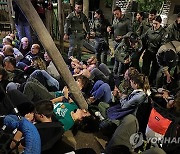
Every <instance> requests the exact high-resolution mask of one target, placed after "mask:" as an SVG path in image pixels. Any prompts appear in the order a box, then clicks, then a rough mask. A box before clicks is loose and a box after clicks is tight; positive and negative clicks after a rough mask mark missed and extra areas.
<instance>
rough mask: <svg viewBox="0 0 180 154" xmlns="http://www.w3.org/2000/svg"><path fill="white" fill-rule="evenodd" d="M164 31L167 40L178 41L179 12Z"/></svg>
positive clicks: (179, 36)
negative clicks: (166, 34)
mask: <svg viewBox="0 0 180 154" xmlns="http://www.w3.org/2000/svg"><path fill="white" fill-rule="evenodd" d="M166 31H167V33H168V36H167V42H169V41H180V12H179V13H178V15H177V19H176V20H175V22H174V23H172V24H170V25H169V26H168V27H167V29H166Z"/></svg>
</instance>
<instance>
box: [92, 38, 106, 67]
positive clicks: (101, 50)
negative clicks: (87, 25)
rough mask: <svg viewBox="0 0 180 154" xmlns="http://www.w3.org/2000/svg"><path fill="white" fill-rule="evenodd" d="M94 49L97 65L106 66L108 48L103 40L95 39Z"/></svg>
mask: <svg viewBox="0 0 180 154" xmlns="http://www.w3.org/2000/svg"><path fill="white" fill-rule="evenodd" d="M95 49H96V58H97V61H98V64H101V63H105V64H107V54H108V50H109V46H108V44H107V41H106V40H105V38H98V37H96V38H95Z"/></svg>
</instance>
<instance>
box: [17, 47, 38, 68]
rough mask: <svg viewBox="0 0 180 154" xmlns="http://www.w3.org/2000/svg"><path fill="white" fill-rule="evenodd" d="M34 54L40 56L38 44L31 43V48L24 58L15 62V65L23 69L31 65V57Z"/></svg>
mask: <svg viewBox="0 0 180 154" xmlns="http://www.w3.org/2000/svg"><path fill="white" fill-rule="evenodd" d="M36 56H40V57H41V52H40V45H39V44H33V45H32V47H31V50H30V51H29V52H28V53H27V54H26V55H25V56H24V58H23V59H22V60H21V61H20V62H19V63H17V67H18V68H20V69H22V70H24V68H25V67H26V66H30V65H31V61H32V58H33V57H36Z"/></svg>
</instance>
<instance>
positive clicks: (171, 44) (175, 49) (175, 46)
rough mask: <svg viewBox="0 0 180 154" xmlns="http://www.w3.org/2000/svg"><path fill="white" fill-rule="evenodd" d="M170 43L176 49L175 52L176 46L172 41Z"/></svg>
mask: <svg viewBox="0 0 180 154" xmlns="http://www.w3.org/2000/svg"><path fill="white" fill-rule="evenodd" d="M169 43H170V44H171V45H172V46H173V48H174V49H175V51H176V46H175V45H174V44H173V43H172V41H170V42H169Z"/></svg>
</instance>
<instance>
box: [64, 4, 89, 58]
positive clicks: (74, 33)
mask: <svg viewBox="0 0 180 154" xmlns="http://www.w3.org/2000/svg"><path fill="white" fill-rule="evenodd" d="M83 23H84V25H85V27H86V31H87V36H86V38H89V33H90V27H89V23H88V19H87V17H86V15H85V14H84V13H83V12H82V2H81V1H77V2H76V4H75V10H74V11H73V12H71V13H70V14H69V15H68V16H67V18H66V24H65V26H64V40H68V39H69V44H70V45H69V52H68V57H71V56H73V53H74V49H75V47H76V46H77V59H78V60H81V54H82V49H81V48H82V45H83V39H84V35H85V34H84V30H83Z"/></svg>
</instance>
